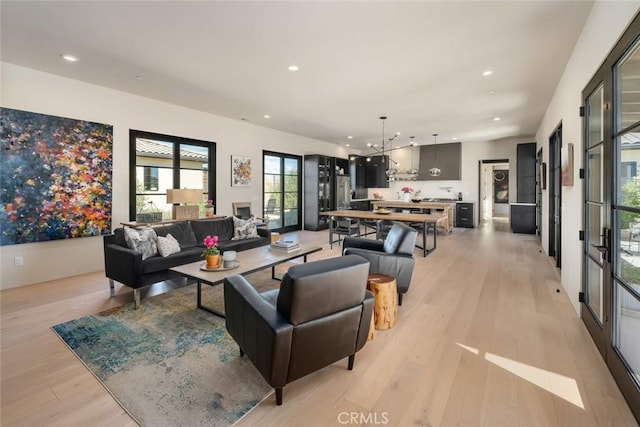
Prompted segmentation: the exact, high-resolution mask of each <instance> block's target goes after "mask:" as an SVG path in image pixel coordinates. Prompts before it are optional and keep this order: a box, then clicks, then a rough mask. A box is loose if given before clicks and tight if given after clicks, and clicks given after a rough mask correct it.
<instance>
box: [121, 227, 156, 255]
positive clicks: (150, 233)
mask: <svg viewBox="0 0 640 427" xmlns="http://www.w3.org/2000/svg"><path fill="white" fill-rule="evenodd" d="M124 240H125V242H127V246H128V247H129V248H130V249H133V250H134V251H136V252H142V259H147V258H149V257H152V256H154V255H155V254H157V253H158V244H157V241H158V236H157V235H156V232H155V231H154V230H153V228H152V227H149V226H145V227H142V228H140V229H135V228H131V227H125V228H124Z"/></svg>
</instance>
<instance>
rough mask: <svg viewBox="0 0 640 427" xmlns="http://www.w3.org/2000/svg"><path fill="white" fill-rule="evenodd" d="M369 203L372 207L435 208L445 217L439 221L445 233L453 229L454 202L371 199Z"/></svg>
mask: <svg viewBox="0 0 640 427" xmlns="http://www.w3.org/2000/svg"><path fill="white" fill-rule="evenodd" d="M371 205H372V206H373V208H374V209H378V208H399V209H436V210H442V211H444V213H445V214H446V216H447V219H446V220H444V221H442V222H441V223H439V224H438V225H440V226H442V229H443V230H444V232H445V233H447V234H449V233H451V231H453V225H454V224H455V212H456V203H455V202H403V201H402V200H372V201H371Z"/></svg>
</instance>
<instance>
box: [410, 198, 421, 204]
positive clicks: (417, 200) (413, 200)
mask: <svg viewBox="0 0 640 427" xmlns="http://www.w3.org/2000/svg"><path fill="white" fill-rule="evenodd" d="M411 201H412V202H413V203H420V202H421V201H422V199H416V198H413V199H411Z"/></svg>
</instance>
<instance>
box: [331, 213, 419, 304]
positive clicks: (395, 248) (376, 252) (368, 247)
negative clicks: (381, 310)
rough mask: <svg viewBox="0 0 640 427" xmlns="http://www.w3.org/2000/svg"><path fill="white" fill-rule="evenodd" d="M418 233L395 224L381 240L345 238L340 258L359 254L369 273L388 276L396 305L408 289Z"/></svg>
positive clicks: (406, 226)
mask: <svg viewBox="0 0 640 427" xmlns="http://www.w3.org/2000/svg"><path fill="white" fill-rule="evenodd" d="M417 237H418V232H417V231H416V230H415V229H413V228H411V227H409V226H408V225H405V224H402V223H400V222H396V223H394V224H393V226H392V227H391V230H389V233H388V234H387V237H386V238H385V240H384V241H382V242H381V241H378V240H370V239H362V238H357V237H345V238H344V241H343V243H342V254H343V255H351V254H354V255H360V256H361V257H364V258H366V259H367V260H368V261H369V262H370V267H369V272H370V273H381V274H388V275H390V276H393V277H395V278H396V285H397V286H398V304H399V305H402V296H403V295H404V294H405V293H406V292H407V291H408V290H409V285H410V284H411V275H412V274H413V267H414V265H415V260H414V259H413V249H414V247H415V245H416V238H417Z"/></svg>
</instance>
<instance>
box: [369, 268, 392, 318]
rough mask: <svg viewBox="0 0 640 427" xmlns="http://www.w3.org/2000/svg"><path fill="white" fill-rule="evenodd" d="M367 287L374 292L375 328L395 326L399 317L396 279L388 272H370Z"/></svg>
mask: <svg viewBox="0 0 640 427" xmlns="http://www.w3.org/2000/svg"><path fill="white" fill-rule="evenodd" d="M367 289H368V290H369V291H370V292H371V293H372V294H373V296H374V298H375V300H374V303H373V318H374V323H375V328H376V329H378V330H382V331H383V330H386V329H390V328H393V327H394V325H395V324H396V321H397V319H398V288H397V286H396V279H395V277H393V276H389V275H386V274H370V275H369V277H368V278H367Z"/></svg>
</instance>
